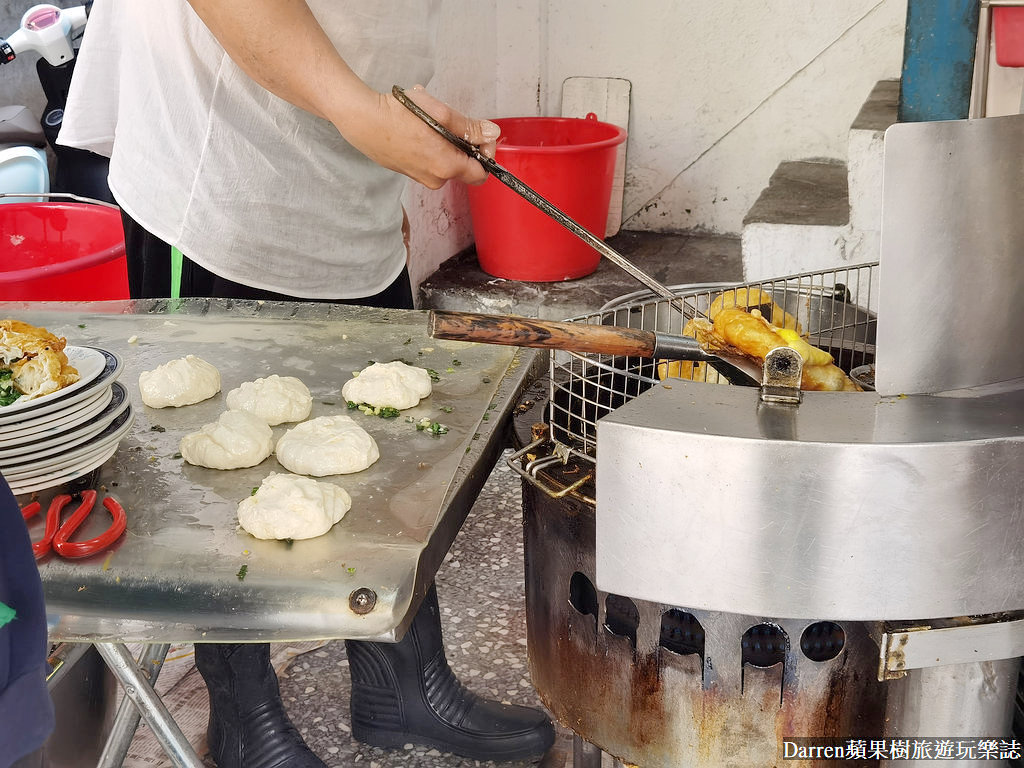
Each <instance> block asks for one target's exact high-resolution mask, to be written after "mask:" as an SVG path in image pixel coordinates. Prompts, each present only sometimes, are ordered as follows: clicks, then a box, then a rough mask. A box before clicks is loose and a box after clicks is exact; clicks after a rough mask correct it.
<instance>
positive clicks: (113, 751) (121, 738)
mask: <svg viewBox="0 0 1024 768" xmlns="http://www.w3.org/2000/svg"><path fill="white" fill-rule="evenodd" d="M170 647H171V646H170V644H169V643H160V644H154V645H146V646H144V647H143V648H142V653H140V654H139V662H138V665H137V666H138V669H139V672H140V674H141V675H142V677H143V679H145V680H147V681H148V682H149V684H150V685H156V679H157V676H158V675H159V674H160V670H161V669H162V668H163V663H164V659H165V658H167V651H168V650H170ZM141 717H142V715H141V714H140V713H139V710H138V708H137V707H136V705H135V703H134V702H133V701H132V699H131V698H129V697H127V696H125V698H124V699H122V701H121V705H120V707H118V710H117V714H116V715H115V716H114V724H113V726H112V727H111V729H110V735H109V736H108V737H107V743H106V744H105V745H104V746H103V753H102V754H101V755H100V759H99V762H98V763H97V764H96V768H120V766H121V765H123V764H124V758H125V756H126V755H127V754H128V748H129V747H130V746H131V743H132V738H134V736H135V731H136V729H137V728H138V727H139V719H140V718H141Z"/></svg>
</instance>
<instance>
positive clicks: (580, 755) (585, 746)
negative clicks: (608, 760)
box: [572, 733, 601, 768]
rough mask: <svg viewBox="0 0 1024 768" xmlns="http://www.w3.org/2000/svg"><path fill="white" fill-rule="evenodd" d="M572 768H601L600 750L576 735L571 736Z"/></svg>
mask: <svg viewBox="0 0 1024 768" xmlns="http://www.w3.org/2000/svg"><path fill="white" fill-rule="evenodd" d="M572 768H601V750H600V748H598V747H595V746H594V745H593V744H591V743H590V742H589V741H584V740H583V738H582V737H581V736H579V735H578V734H575V733H574V734H573V735H572Z"/></svg>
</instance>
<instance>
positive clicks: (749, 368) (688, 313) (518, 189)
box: [391, 85, 761, 383]
mask: <svg viewBox="0 0 1024 768" xmlns="http://www.w3.org/2000/svg"><path fill="white" fill-rule="evenodd" d="M391 94H392V95H393V96H394V97H395V98H396V99H397V100H398V102H399V103H400V104H402V105H403V106H404V107H406V109H408V110H409V111H410V112H412V113H413V114H414V115H416V117H418V118H419V119H420V120H422V121H423V122H424V123H426V124H427V125H429V126H430V127H431V128H433V129H434V130H435V131H437V132H438V133H439V134H441V135H442V136H443V137H444V138H445V139H447V140H448V141H449V142H450V143H452V144H453V145H455V146H456V147H458V148H459V149H460V150H462V151H463V152H465V153H466V154H467V155H469V156H470V157H472V158H473V159H474V160H476V161H477V162H479V163H480V164H481V165H482V166H483V167H484V169H485V170H486V171H487V172H488V173H489V174H491V175H492V176H494V178H496V179H497V180H498V181H500V182H501V183H502V184H504V185H505V186H506V187H508V188H509V189H511V190H512V191H513V192H515V193H516V194H517V195H519V196H520V197H522V198H523V199H524V200H526V201H527V202H529V203H530V204H532V205H534V206H536V207H537V208H538V209H540V211H541V212H543V213H544V214H546V215H547V216H549V217H551V218H552V219H554V220H555V221H557V222H558V223H559V224H561V225H562V226H563V227H565V228H566V229H568V230H569V231H570V232H572V233H573V234H574V235H576V237H578V238H580V239H581V240H582V241H583V242H585V243H586V244H587V245H589V246H590V247H591V248H593V249H594V250H596V251H597V252H598V253H600V254H601V255H602V256H604V257H606V258H607V259H608V260H609V261H611V262H612V263H613V264H615V265H616V266H617V267H619V268H620V269H622V270H623V271H624V272H626V273H627V274H629V275H631V276H632V277H634V278H635V279H636V280H638V281H639V282H640V283H642V284H643V285H645V286H646V287H647V288H649V289H651V290H652V291H653V292H654V293H655V294H657V295H658V296H660V297H662V298H664V299H668V301H669V305H670V306H671V307H673V308H674V309H676V310H677V311H678V312H679V313H680V314H682V316H683V317H684V318H686V319H688V320H689V319H692V318H693V317H695V315H696V313H695V312H694V310H693V309H692V308H691V307H689V306H688V305H687V304H686V303H685V302H684V301H683V300H682V299H681V298H680V297H679V296H677V295H676V294H675V293H673V292H672V291H671V290H669V288H668V287H666V286H665V285H663V284H662V283H660V282H658V281H657V280H655V279H654V278H653V277H651V276H650V275H649V274H647V273H646V272H644V271H643V270H642V269H640V267H638V266H637V265H636V264H634V263H633V262H631V261H630V260H629V259H627V258H626V257H625V256H623V255H622V254H621V253H619V252H618V251H616V250H615V249H614V248H612V247H611V246H609V245H608V244H607V243H605V242H604V241H603V240H601V239H600V238H597V237H595V236H594V235H593V234H592V233H591V232H590V231H588V230H587V229H586V228H584V227H583V226H581V225H580V224H579V223H577V222H576V221H574V220H573V219H571V218H570V217H569V216H567V215H566V214H565V213H563V212H562V211H561V210H559V209H558V208H556V207H555V206H554V205H552V204H551V203H550V202H548V201H547V200H545V199H544V198H543V197H541V196H540V195H539V194H537V192H535V191H534V190H532V189H530V187H528V186H527V185H526V184H524V183H523V182H522V180H520V179H519V178H518V177H517V176H516V175H515V174H513V173H512V172H511V171H509V170H508V169H507V168H505V167H503V166H502V165H501V164H500V163H498V162H497V161H496V160H494V158H491V157H488V156H487V155H485V154H484V153H483V152H481V151H480V148H479V147H478V146H476V145H475V144H471V143H470V142H469V141H468V140H466V139H464V138H462V137H461V136H456V135H455V134H454V133H452V132H451V131H449V130H448V129H447V128H445V127H444V126H443V125H441V124H440V123H439V122H437V120H435V119H434V118H432V117H431V116H430V115H428V114H427V113H426V112H424V111H423V110H422V109H421V108H420V107H419V105H418V104H416V102H414V101H413V100H412V99H410V98H409V97H408V96H407V95H406V93H405V91H403V90H402V89H401V88H400V87H399V86H397V85H396V86H393V87H392V88H391ZM717 358H718V359H717V360H716V362H715V363H712V365H716V366H717V365H723V364H724V365H728V366H729V367H731V369H732V371H735V372H736V373H738V374H739V377H740V378H742V379H745V380H746V381H752V382H754V383H758V382H760V380H761V375H760V374H761V372H760V370H759V368H758V367H757V366H755V365H752V364H751V362H750V361H749V360H746V359H744V358H742V357H741V356H732V355H726V354H720V355H718V356H717ZM732 371H730V372H729V373H726V372H725V371H724V370H723V371H722V373H723V374H724V375H726V376H727V377H730V378H735V377H736V374H733V373H732Z"/></svg>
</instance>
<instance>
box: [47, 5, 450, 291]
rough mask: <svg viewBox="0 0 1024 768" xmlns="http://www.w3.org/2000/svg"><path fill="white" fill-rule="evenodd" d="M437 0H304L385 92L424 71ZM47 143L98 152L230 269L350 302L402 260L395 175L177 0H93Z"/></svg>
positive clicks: (115, 174)
mask: <svg viewBox="0 0 1024 768" xmlns="http://www.w3.org/2000/svg"><path fill="white" fill-rule="evenodd" d="M439 4H440V0H373V2H370V3H367V2H366V1H365V0H309V6H310V8H311V9H312V10H313V13H314V14H315V15H316V17H317V19H318V20H319V22H320V24H321V26H322V27H323V28H324V31H325V32H326V33H327V35H328V37H329V38H330V39H331V41H332V42H333V43H334V45H335V47H336V48H337V49H338V51H339V52H340V53H341V55H342V57H343V58H344V59H345V61H346V62H347V63H348V65H349V66H350V67H351V68H352V69H353V71H355V72H356V74H357V75H359V76H360V77H361V78H362V79H363V81H364V82H366V83H367V84H368V85H369V86H370V87H371V88H374V89H376V90H378V91H381V92H390V90H391V86H392V85H395V84H399V85H402V86H403V87H406V88H410V87H412V86H413V85H415V84H417V83H421V84H426V83H427V81H428V80H429V79H430V77H431V75H432V74H433V58H434V56H433V54H434V42H435V37H436V26H437V16H438V9H439ZM283 55H294V56H301V55H303V51H293V52H285V53H284V54H283ZM59 142H60V143H61V144H66V145H68V146H73V147H81V148H84V149H89V150H92V151H93V152H97V153H99V154H102V155H106V156H109V157H110V158H111V162H110V177H109V184H110V189H111V192H112V193H113V195H114V198H115V199H116V200H117V202H118V204H119V205H120V206H121V207H122V208H123V209H124V210H125V211H126V212H127V213H128V214H129V215H130V216H131V217H132V218H133V219H135V220H136V221H137V222H139V223H140V224H141V225H142V226H143V227H145V228H146V229H147V230H148V231H150V232H152V233H153V234H154V235H156V236H157V237H159V238H160V239H162V240H164V241H166V242H168V243H171V244H172V245H174V246H176V247H178V248H179V249H180V250H181V251H182V253H184V254H185V255H186V256H188V257H189V258H190V259H192V260H193V261H195V262H197V263H199V264H200V265H202V266H203V267H205V268H206V269H208V270H210V271H211V272H214V273H215V274H217V275H220V276H221V277H224V278H227V279H229V280H233V281H235V282H239V283H244V284H246V285H250V286H253V287H256V288H261V289H265V290H270V291H275V292H277V293H283V294H288V295H291V296H297V297H302V298H311V299H346V298H359V297H364V296H370V295H372V294H374V293H377V292H379V291H381V290H383V289H384V288H386V287H387V286H388V285H389V284H390V283H391V282H392V281H393V280H394V279H395V278H396V277H397V276H398V274H399V273H400V272H401V270H402V267H403V266H404V264H405V255H406V254H405V247H404V245H403V242H402V235H401V230H400V224H401V220H402V210H401V194H402V189H403V187H404V184H405V177H404V176H401V175H400V174H397V173H394V172H392V171H388V170H386V169H384V168H381V167H380V166H378V165H376V164H375V163H373V162H372V161H371V160H369V159H367V158H366V157H365V156H364V155H362V154H361V153H360V152H359V151H358V150H356V149H355V148H354V147H352V146H351V145H350V144H349V143H348V142H346V141H345V140H344V139H343V138H342V137H341V135H340V134H339V133H338V131H337V129H335V128H334V126H333V125H332V124H331V123H330V122H329V121H327V120H324V119H321V118H318V117H314V116H313V115H311V114H309V113H307V112H305V111H303V110H301V109H298V108H297V107H294V106H292V105H291V104H289V103H287V102H286V101H284V100H282V99H280V98H278V97H276V96H274V95H273V94H271V93H270V92H268V91H266V90H265V89H263V88H262V87H260V86H259V85H257V84H256V83H255V82H254V81H253V80H251V79H250V78H249V77H248V76H247V75H246V74H245V73H244V72H243V71H242V70H241V69H239V68H238V67H237V66H236V65H235V63H234V62H233V61H232V60H231V59H230V58H229V57H228V55H227V54H226V53H225V52H224V49H223V48H222V47H221V46H220V44H219V43H218V42H217V40H216V39H215V38H214V36H213V35H212V34H211V33H210V31H209V30H208V29H207V28H206V26H205V25H204V24H203V22H202V20H201V19H200V18H199V17H198V16H197V15H196V14H195V12H194V11H193V10H192V8H191V6H189V4H188V3H187V2H185V0H145V1H142V0H97V1H96V3H95V4H94V6H93V10H92V13H91V15H90V17H89V23H88V25H87V27H86V32H85V37H84V39H83V41H82V48H81V51H80V53H79V57H78V61H77V63H76V65H75V76H74V79H73V83H72V87H71V93H70V95H69V98H68V103H67V108H66V110H65V114H64V122H63V126H62V129H61V132H60V138H59Z"/></svg>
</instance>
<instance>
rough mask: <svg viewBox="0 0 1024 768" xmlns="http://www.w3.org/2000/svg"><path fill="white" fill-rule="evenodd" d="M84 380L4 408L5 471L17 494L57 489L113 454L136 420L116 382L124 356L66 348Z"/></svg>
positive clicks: (1, 446) (0, 459) (1, 459)
mask: <svg viewBox="0 0 1024 768" xmlns="http://www.w3.org/2000/svg"><path fill="white" fill-rule="evenodd" d="M64 351H65V353H66V354H67V356H68V362H70V363H71V365H73V366H74V367H75V368H77V369H78V375H79V377H80V378H79V379H78V381H77V382H75V383H74V384H70V385H68V386H66V387H64V388H63V389H60V390H58V391H56V392H53V393H51V394H49V395H43V396H42V397H37V398H35V399H34V400H24V399H18V400H15V401H14V402H13V403H11V404H10V405H7V406H0V474H3V476H4V478H5V479H6V480H7V483H8V484H9V485H10V486H11V490H12V491H14V493H16V494H17V493H29V492H31V491H40V490H43V489H44V488H52V487H53V486H56V485H61V484H63V483H67V482H70V481H71V480H74V479H75V478H78V477H81V476H82V475H86V474H88V473H89V472H92V470H94V469H96V468H97V467H98V466H100V465H101V464H103V463H104V462H105V461H107V459H109V458H110V457H111V456H113V455H114V453H115V452H116V451H117V446H118V444H119V443H120V441H121V438H122V437H124V435H125V434H126V433H127V432H128V430H129V429H131V426H132V423H133V422H134V421H135V414H134V413H132V407H131V404H130V403H129V401H128V393H127V391H126V390H125V388H124V387H123V386H121V385H120V384H119V383H118V382H117V377H118V376H120V374H121V368H122V363H121V358H119V357H118V356H117V355H115V354H114V353H112V352H108V351H107V350H105V349H99V348H97V347H67V348H66V349H65V350H64Z"/></svg>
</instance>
